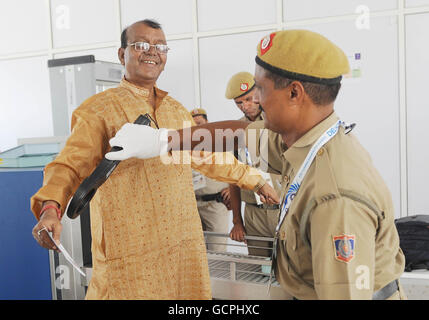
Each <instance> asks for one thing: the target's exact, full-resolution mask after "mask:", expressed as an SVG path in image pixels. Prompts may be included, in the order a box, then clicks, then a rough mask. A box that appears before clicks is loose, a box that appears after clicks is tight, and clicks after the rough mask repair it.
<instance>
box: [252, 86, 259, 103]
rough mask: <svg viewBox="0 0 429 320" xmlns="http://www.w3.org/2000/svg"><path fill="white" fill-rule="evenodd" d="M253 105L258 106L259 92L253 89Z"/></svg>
mask: <svg viewBox="0 0 429 320" xmlns="http://www.w3.org/2000/svg"><path fill="white" fill-rule="evenodd" d="M253 103H254V104H260V103H259V90H258V88H255V94H254V95H253Z"/></svg>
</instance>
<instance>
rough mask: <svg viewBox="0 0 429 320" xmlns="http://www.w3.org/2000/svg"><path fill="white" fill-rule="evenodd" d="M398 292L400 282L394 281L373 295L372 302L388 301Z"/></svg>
mask: <svg viewBox="0 0 429 320" xmlns="http://www.w3.org/2000/svg"><path fill="white" fill-rule="evenodd" d="M398 290H399V284H398V280H393V281H392V282H390V283H388V284H387V285H386V286H384V288H381V289H380V290H378V291H376V292H374V294H373V295H372V300H386V299H387V298H389V297H390V296H391V295H392V294H394V293H395V292H396V291H398Z"/></svg>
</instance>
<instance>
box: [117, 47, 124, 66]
mask: <svg viewBox="0 0 429 320" xmlns="http://www.w3.org/2000/svg"><path fill="white" fill-rule="evenodd" d="M124 56H125V49H124V48H119V49H118V58H119V61H120V62H121V64H122V65H123V66H125V58H124Z"/></svg>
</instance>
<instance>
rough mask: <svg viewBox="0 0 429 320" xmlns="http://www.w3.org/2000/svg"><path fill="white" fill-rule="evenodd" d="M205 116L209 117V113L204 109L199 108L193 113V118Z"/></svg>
mask: <svg viewBox="0 0 429 320" xmlns="http://www.w3.org/2000/svg"><path fill="white" fill-rule="evenodd" d="M202 115H205V116H207V112H206V110H204V109H202V108H197V109H194V110H192V111H191V116H192V117H196V116H202Z"/></svg>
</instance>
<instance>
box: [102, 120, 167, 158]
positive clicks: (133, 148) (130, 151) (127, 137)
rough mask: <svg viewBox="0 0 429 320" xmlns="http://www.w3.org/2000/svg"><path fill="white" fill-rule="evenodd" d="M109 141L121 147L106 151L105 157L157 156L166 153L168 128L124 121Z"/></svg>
mask: <svg viewBox="0 0 429 320" xmlns="http://www.w3.org/2000/svg"><path fill="white" fill-rule="evenodd" d="M109 143H110V146H112V147H122V150H120V151H116V152H109V153H106V159H109V160H125V159H128V158H132V157H136V158H140V159H148V158H153V157H158V156H161V155H163V154H166V153H167V150H168V129H166V128H161V129H154V128H151V127H149V126H144V125H140V124H133V123H126V124H124V125H123V126H122V128H121V129H120V130H119V131H118V132H117V133H116V135H115V136H114V137H113V138H112V139H110V141H109Z"/></svg>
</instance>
